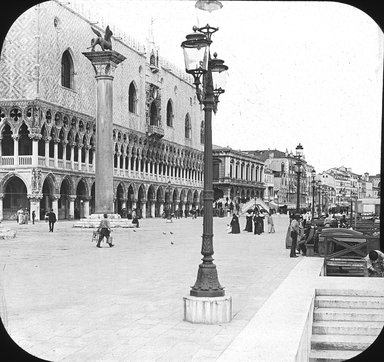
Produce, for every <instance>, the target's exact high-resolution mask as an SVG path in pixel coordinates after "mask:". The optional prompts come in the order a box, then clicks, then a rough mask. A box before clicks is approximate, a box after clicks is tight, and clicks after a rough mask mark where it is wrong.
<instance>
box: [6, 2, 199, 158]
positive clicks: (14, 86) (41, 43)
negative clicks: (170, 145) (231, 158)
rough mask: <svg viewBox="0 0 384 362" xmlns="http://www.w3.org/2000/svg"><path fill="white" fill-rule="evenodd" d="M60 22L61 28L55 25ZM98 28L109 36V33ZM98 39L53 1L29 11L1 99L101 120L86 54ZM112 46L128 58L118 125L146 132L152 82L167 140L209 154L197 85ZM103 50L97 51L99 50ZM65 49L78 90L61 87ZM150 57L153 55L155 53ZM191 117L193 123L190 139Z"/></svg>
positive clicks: (119, 86)
mask: <svg viewBox="0 0 384 362" xmlns="http://www.w3.org/2000/svg"><path fill="white" fill-rule="evenodd" d="M55 19H56V24H57V26H55V25H54V24H55ZM92 20H98V19H92ZM109 25H110V26H111V27H112V26H113V24H109ZM95 27H96V28H97V26H95ZM98 29H99V31H100V32H101V33H102V34H104V33H103V30H104V29H100V28H98ZM94 37H96V35H95V34H94V33H93V32H92V30H91V24H90V23H89V21H88V20H87V19H85V18H84V17H82V16H80V15H78V14H77V13H75V12H73V11H72V10H69V9H68V8H66V7H64V6H62V5H60V4H59V3H57V2H54V1H47V2H44V3H41V4H40V5H38V6H35V7H33V8H31V9H29V10H28V11H26V12H25V13H24V14H22V16H21V17H20V18H19V19H17V20H16V22H15V23H14V24H13V26H12V27H11V29H10V31H9V33H8V35H7V37H6V39H5V42H4V47H3V50H2V54H1V60H0V85H1V86H0V99H1V100H7V99H9V100H11V99H13V100H14V99H34V98H36V97H40V98H41V99H43V100H46V101H48V102H51V103H54V104H56V105H60V106H62V107H64V108H66V109H70V110H73V111H76V112H81V113H84V114H86V115H89V116H91V117H95V116H96V114H95V112H96V80H95V78H94V75H95V72H94V70H93V68H92V65H91V63H90V61H89V60H88V59H87V58H85V56H84V55H83V54H82V52H86V51H89V50H90V49H87V48H88V47H90V42H91V39H92V38H94ZM112 44H113V45H112V47H113V50H115V51H117V52H119V53H121V54H123V55H124V56H125V57H126V60H125V61H124V62H123V63H121V64H120V65H119V66H118V67H117V69H116V71H115V74H114V76H115V78H114V98H113V117H114V124H116V125H119V126H122V127H124V128H128V129H132V130H136V131H139V132H141V133H145V131H146V116H145V109H146V104H145V102H146V95H145V85H146V82H151V83H153V84H155V85H156V86H158V87H159V88H160V95H161V119H162V126H163V129H164V139H166V140H169V141H171V142H175V143H177V144H179V145H182V146H186V147H191V148H194V149H197V150H203V145H201V144H200V123H201V121H202V120H203V118H204V113H203V111H202V108H201V107H200V105H199V103H198V101H197V100H196V96H195V90H194V87H193V86H192V84H191V83H188V82H186V81H185V79H184V78H185V77H184V78H183V77H179V76H178V75H174V74H172V73H171V72H170V71H168V70H166V69H165V68H163V67H162V66H161V64H159V69H160V70H159V72H158V73H155V74H154V73H152V72H151V71H150V68H149V66H148V62H149V57H148V58H147V56H146V55H145V54H142V53H139V51H137V50H136V49H133V48H131V47H129V46H128V45H126V44H125V43H123V42H121V41H119V40H116V39H114V38H112ZM177 46H178V45H177ZM99 49H100V48H99V47H98V46H97V47H96V50H99ZM65 50H69V52H70V54H71V55H72V58H73V61H74V89H67V88H65V87H62V86H61V57H62V54H63V52H64V51H65ZM147 53H148V54H147V55H149V50H147ZM163 56H166V54H163ZM159 62H160V63H161V61H160V60H159ZM140 69H141V72H140V71H139V70H140ZM132 81H134V82H135V84H136V87H137V96H138V104H137V112H136V114H133V113H130V112H129V111H128V90H129V85H130V83H131V82H132ZM175 89H176V92H175ZM169 99H172V102H173V107H174V108H173V111H174V121H173V127H167V126H166V111H167V102H168V100H169ZM190 99H192V104H191V102H190ZM187 112H188V113H189V115H190V118H191V122H192V137H191V139H190V140H188V139H186V138H185V116H186V114H187Z"/></svg>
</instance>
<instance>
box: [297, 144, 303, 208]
mask: <svg viewBox="0 0 384 362" xmlns="http://www.w3.org/2000/svg"><path fill="white" fill-rule="evenodd" d="M302 156H303V146H302V145H301V144H300V143H299V144H298V146H297V147H296V166H297V171H296V172H297V200H296V213H297V214H300V174H301V165H302V161H301V157H302Z"/></svg>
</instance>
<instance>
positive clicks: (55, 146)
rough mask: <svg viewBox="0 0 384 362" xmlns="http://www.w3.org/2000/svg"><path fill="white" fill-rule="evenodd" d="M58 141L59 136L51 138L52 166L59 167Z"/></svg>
mask: <svg viewBox="0 0 384 362" xmlns="http://www.w3.org/2000/svg"><path fill="white" fill-rule="evenodd" d="M59 142H60V138H55V139H54V140H53V166H54V167H55V168H58V167H59Z"/></svg>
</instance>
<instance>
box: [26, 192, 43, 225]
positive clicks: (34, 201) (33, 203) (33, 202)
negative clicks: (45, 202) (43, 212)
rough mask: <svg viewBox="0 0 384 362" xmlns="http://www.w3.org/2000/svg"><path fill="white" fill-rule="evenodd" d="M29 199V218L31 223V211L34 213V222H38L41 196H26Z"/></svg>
mask: <svg viewBox="0 0 384 362" xmlns="http://www.w3.org/2000/svg"><path fill="white" fill-rule="evenodd" d="M28 198H29V218H30V220H31V221H32V211H35V215H36V216H35V221H39V220H40V200H41V198H42V196H37V195H33V196H28Z"/></svg>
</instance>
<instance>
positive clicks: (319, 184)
mask: <svg viewBox="0 0 384 362" xmlns="http://www.w3.org/2000/svg"><path fill="white" fill-rule="evenodd" d="M317 187H318V191H319V206H318V210H319V211H318V217H319V219H320V217H321V180H317Z"/></svg>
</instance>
